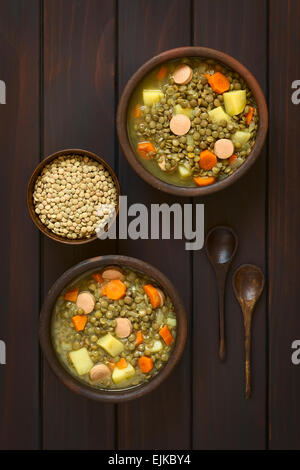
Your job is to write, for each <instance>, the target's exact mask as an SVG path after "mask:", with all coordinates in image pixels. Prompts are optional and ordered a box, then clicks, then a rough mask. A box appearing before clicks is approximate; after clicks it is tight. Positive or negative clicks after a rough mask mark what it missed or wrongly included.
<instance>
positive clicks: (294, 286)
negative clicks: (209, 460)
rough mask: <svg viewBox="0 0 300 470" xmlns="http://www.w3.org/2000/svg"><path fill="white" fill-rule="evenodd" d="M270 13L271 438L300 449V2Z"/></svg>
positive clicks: (273, 5) (274, 6)
mask: <svg viewBox="0 0 300 470" xmlns="http://www.w3.org/2000/svg"><path fill="white" fill-rule="evenodd" d="M269 18H270V20H269V21H270V29H269V31H270V36H269V44H270V53H269V76H270V91H269V93H270V133H269V149H270V150H269V237H268V239H269V331H270V347H269V350H270V353H269V354H270V387H269V390H270V393H269V398H270V402H269V418H270V426H269V427H270V434H269V439H270V448H271V449H299V447H300V435H299V420H300V404H299V390H300V369H299V366H296V365H293V364H292V362H291V354H292V349H291V345H292V342H293V341H294V340H299V339H300V318H299V301H300V293H299V285H298V284H299V283H298V282H297V281H298V279H299V275H300V268H299V257H300V248H299V238H300V216H299V209H298V206H299V198H300V188H299V177H300V160H299V148H298V147H299V146H298V135H299V126H300V104H298V105H296V104H293V103H292V101H291V95H292V92H293V91H295V90H293V89H292V88H291V86H292V82H294V81H295V80H300V63H299V55H300V31H299V18H300V2H298V1H297V0H289V1H288V2H280V1H279V0H275V1H272V2H270V16H269ZM298 96H299V93H298Z"/></svg>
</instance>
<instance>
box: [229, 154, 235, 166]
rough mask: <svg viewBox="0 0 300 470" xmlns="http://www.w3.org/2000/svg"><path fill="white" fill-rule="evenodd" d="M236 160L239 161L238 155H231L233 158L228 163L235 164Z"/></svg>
mask: <svg viewBox="0 0 300 470" xmlns="http://www.w3.org/2000/svg"><path fill="white" fill-rule="evenodd" d="M236 159H237V155H236V154H235V153H234V154H233V155H231V157H229V159H228V161H229V163H230V164H231V163H233V162H235V161H236Z"/></svg>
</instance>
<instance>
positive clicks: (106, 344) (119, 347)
mask: <svg viewBox="0 0 300 470" xmlns="http://www.w3.org/2000/svg"><path fill="white" fill-rule="evenodd" d="M97 344H98V345H99V346H101V348H103V349H104V351H106V352H107V353H108V354H110V355H111V356H112V357H114V356H118V354H120V353H121V352H122V351H123V349H124V345H123V343H121V341H119V340H118V339H116V338H115V337H114V336H113V335H111V334H110V333H108V334H107V335H105V336H102V338H100V339H99V340H98V342H97Z"/></svg>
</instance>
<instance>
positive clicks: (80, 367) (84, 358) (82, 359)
mask: <svg viewBox="0 0 300 470" xmlns="http://www.w3.org/2000/svg"><path fill="white" fill-rule="evenodd" d="M69 357H70V359H71V362H72V364H73V366H74V367H75V370H76V372H77V374H78V375H85V374H88V373H89V371H90V370H91V368H92V367H93V365H94V363H93V361H92V359H91V358H90V356H89V353H88V350H87V349H86V348H81V349H78V350H77V351H71V352H70V353H69Z"/></svg>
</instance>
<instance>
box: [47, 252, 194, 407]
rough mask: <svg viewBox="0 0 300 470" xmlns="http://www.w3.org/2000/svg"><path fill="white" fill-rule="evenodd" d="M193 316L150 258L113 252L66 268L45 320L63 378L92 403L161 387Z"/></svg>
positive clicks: (50, 354) (50, 353) (52, 359)
mask: <svg viewBox="0 0 300 470" xmlns="http://www.w3.org/2000/svg"><path fill="white" fill-rule="evenodd" d="M186 333H187V324H186V312H185V309H184V306H183V304H182V301H181V299H180V297H179V295H178V293H177V291H176V289H175V288H174V286H173V285H172V283H171V282H170V281H169V280H168V279H167V278H166V276H164V275H163V274H162V273H161V272H160V271H159V270H157V269H156V268H154V267H153V266H151V265H149V264H148V263H145V262H144V261H141V260H138V259H135V258H129V257H126V256H119V255H110V256H103V257H97V258H91V259H88V260H86V261H83V262H81V263H79V264H77V265H76V266H74V267H73V268H71V269H69V270H68V271H66V272H65V273H64V274H63V275H62V276H61V277H60V278H59V279H58V280H57V281H56V283H55V284H54V285H53V286H52V288H51V289H50V291H49V292H48V294H47V296H46V299H45V301H44V304H43V307H42V311H41V316H40V342H41V346H42V350H43V352H44V354H45V356H46V358H47V360H48V362H49V364H50V366H51V368H52V369H53V371H54V372H55V373H56V375H57V376H58V378H59V379H60V380H61V381H62V382H63V383H64V384H65V385H66V386H67V387H68V388H70V389H71V390H72V391H74V392H77V393H79V394H81V395H83V396H85V397H87V398H91V399H95V400H99V401H106V402H120V401H127V400H131V399H135V398H138V397H141V396H143V395H145V394H146V393H149V392H151V391H152V390H154V389H155V388H156V387H157V386H158V385H159V384H160V383H161V382H163V381H164V380H165V379H166V378H167V376H168V375H169V374H170V372H171V371H172V370H173V368H174V367H175V365H176V364H177V362H178V361H179V359H180V357H181V355H182V353H183V350H184V346H185V341H186Z"/></svg>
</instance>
